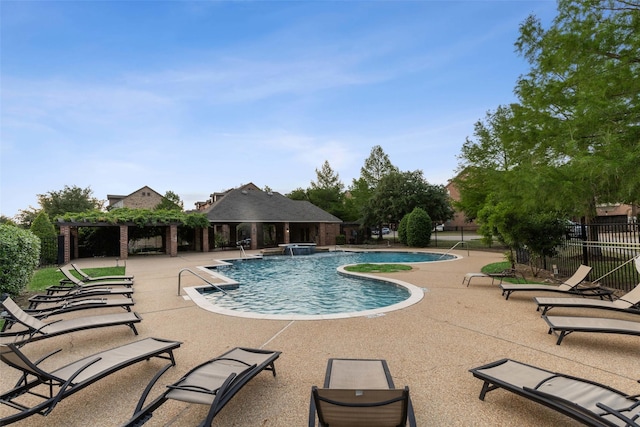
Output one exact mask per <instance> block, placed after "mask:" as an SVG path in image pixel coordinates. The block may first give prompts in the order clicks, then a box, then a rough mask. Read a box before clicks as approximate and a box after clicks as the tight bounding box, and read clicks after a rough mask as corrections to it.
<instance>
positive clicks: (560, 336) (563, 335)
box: [556, 331, 571, 345]
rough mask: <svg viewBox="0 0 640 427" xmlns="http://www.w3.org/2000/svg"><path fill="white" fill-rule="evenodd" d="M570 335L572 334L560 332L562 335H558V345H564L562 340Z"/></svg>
mask: <svg viewBox="0 0 640 427" xmlns="http://www.w3.org/2000/svg"><path fill="white" fill-rule="evenodd" d="M570 333H571V332H567V331H562V332H560V335H558V341H556V345H560V343H562V339H563V338H564V337H565V335H568V334H570Z"/></svg>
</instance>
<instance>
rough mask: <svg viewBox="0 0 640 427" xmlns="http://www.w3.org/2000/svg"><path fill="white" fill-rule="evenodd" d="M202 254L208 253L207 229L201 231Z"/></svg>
mask: <svg viewBox="0 0 640 427" xmlns="http://www.w3.org/2000/svg"><path fill="white" fill-rule="evenodd" d="M202 252H209V228H208V227H207V228H203V229H202Z"/></svg>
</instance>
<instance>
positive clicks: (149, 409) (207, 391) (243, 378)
mask: <svg viewBox="0 0 640 427" xmlns="http://www.w3.org/2000/svg"><path fill="white" fill-rule="evenodd" d="M238 350H240V351H243V352H249V353H252V354H255V355H264V356H265V358H264V360H263V361H262V362H261V363H254V364H250V363H247V362H245V361H242V360H239V359H236V358H233V357H227V356H230V355H231V354H232V353H234V352H236V351H238ZM280 354H281V352H280V351H269V350H263V349H254V348H247V347H235V348H233V349H231V350H229V351H227V352H226V353H224V354H222V355H220V356H218V357H216V358H214V359H211V360H209V361H207V362H204V363H202V364H200V365H198V366H196V367H195V368H193V369H191V370H190V371H189V372H187V373H186V374H185V375H184V376H183V377H182V378H180V379H179V380H178V381H176V382H175V383H173V384H171V385H168V386H167V389H166V390H165V391H164V393H162V394H161V395H160V396H158V397H157V398H156V399H155V400H153V401H152V402H150V403H149V404H148V405H147V406H144V403H145V401H146V400H147V397H148V395H149V392H150V391H151V389H152V388H153V386H154V385H155V384H156V383H157V381H158V380H159V379H160V377H161V376H162V375H163V374H164V372H165V371H166V370H167V369H168V368H169V367H166V368H165V369H163V370H161V371H160V372H158V373H157V374H156V375H155V377H154V378H153V379H152V380H151V382H149V384H148V385H147V387H146V389H145V390H144V392H143V393H142V396H140V400H139V401H138V404H137V405H136V408H135V410H134V413H133V416H132V417H131V419H130V420H129V421H127V423H126V424H125V425H124V426H141V425H143V424H144V423H146V422H147V421H148V420H149V419H151V417H152V416H153V412H154V411H155V410H156V409H158V408H159V407H160V406H162V405H163V404H164V403H165V402H166V401H167V400H170V399H172V397H171V395H170V394H171V393H172V392H173V391H179V392H183V393H186V394H192V396H193V398H194V400H191V402H193V403H202V402H198V401H197V399H198V397H200V398H202V396H209V397H211V396H214V398H213V402H212V403H211V405H210V407H209V412H208V413H207V416H206V418H205V419H204V420H203V421H202V422H201V423H200V424H199V426H210V425H211V423H212V422H213V419H214V418H215V416H216V415H217V414H218V413H219V412H220V411H221V410H222V408H224V406H225V405H226V404H227V403H229V401H230V400H231V399H232V398H233V397H234V396H235V395H236V393H238V391H240V389H242V387H244V386H245V385H246V384H247V383H248V382H249V381H250V380H251V379H252V378H253V377H255V376H256V375H258V374H259V373H260V372H262V371H271V372H272V373H273V376H274V377H275V376H276V368H275V361H276V359H277V358H278V357H280ZM216 362H221V363H225V362H232V363H237V364H238V365H242V366H243V369H239V370H238V372H236V373H231V374H230V375H229V376H228V377H227V378H226V380H225V381H224V382H223V383H222V384H221V385H218V386H214V387H215V388H204V387H202V386H198V387H195V386H189V385H182V384H181V383H184V382H188V380H189V376H190V375H192V374H194V375H196V374H197V372H198V370H200V369H201V368H203V367H207V365H214V364H215V363H216ZM180 400H182V399H180ZM185 400H186V399H185ZM186 401H189V400H186ZM124 426H123V427H124Z"/></svg>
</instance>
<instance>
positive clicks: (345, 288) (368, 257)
mask: <svg viewBox="0 0 640 427" xmlns="http://www.w3.org/2000/svg"><path fill="white" fill-rule="evenodd" d="M452 258H455V257H454V256H449V255H446V256H443V255H442V254H433V253H417V252H414V253H411V252H329V253H319V254H315V255H304V256H269V257H265V258H262V259H246V258H245V259H242V260H233V261H229V265H225V266H215V267H209V268H211V269H215V271H216V272H217V273H219V274H222V275H224V276H227V277H228V278H230V279H233V280H235V281H237V282H238V283H239V287H238V288H237V289H233V290H228V291H226V294H224V293H222V292H216V291H209V290H207V291H205V290H202V289H201V290H200V291H201V292H203V293H204V294H205V297H206V299H207V300H208V301H209V302H211V303H212V304H214V305H216V306H218V307H222V308H225V309H230V310H234V311H240V312H251V313H261V314H277V315H281V314H288V315H291V314H293V315H327V314H333V313H351V312H359V311H365V310H370V309H376V308H380V307H387V306H391V305H393V304H397V303H400V302H402V301H405V300H406V299H407V298H409V296H410V294H411V293H410V291H409V290H408V288H407V287H405V286H400V285H397V284H395V283H392V282H389V281H386V280H375V279H367V278H361V277H355V276H350V275H344V274H339V273H338V271H337V268H338V267H339V266H342V265H345V264H360V263H417V262H429V261H436V260H443V259H452Z"/></svg>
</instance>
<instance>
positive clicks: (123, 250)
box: [120, 224, 129, 259]
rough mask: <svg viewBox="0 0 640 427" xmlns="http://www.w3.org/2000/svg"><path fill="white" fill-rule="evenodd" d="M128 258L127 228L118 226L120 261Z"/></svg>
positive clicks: (126, 226)
mask: <svg viewBox="0 0 640 427" xmlns="http://www.w3.org/2000/svg"><path fill="white" fill-rule="evenodd" d="M127 258H129V226H128V225H122V224H121V225H120V259H127Z"/></svg>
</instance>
